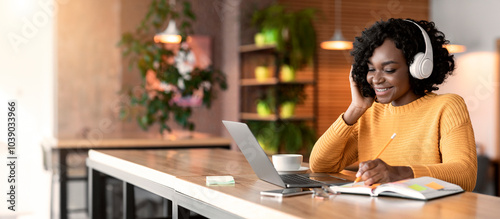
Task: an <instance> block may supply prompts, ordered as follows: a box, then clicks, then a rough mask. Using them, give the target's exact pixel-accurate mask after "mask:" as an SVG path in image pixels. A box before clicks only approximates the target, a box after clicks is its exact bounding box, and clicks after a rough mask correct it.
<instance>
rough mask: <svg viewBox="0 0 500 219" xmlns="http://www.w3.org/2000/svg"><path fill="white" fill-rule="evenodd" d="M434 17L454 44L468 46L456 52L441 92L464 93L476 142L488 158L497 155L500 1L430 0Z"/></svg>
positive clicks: (462, 94) (432, 17)
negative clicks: (453, 65)
mask: <svg viewBox="0 0 500 219" xmlns="http://www.w3.org/2000/svg"><path fill="white" fill-rule="evenodd" d="M430 5H431V13H430V14H431V20H432V21H434V22H435V23H436V26H437V27H438V29H439V30H441V31H443V32H444V33H445V35H446V37H447V38H449V39H450V41H452V43H453V42H454V43H457V44H463V45H465V46H467V51H466V52H464V53H459V54H455V57H456V62H455V63H456V66H457V69H456V70H455V73H454V76H452V77H450V78H448V80H447V82H445V84H444V85H442V86H441V89H440V90H439V92H438V93H456V94H459V95H461V96H462V97H463V98H464V99H465V101H466V103H467V106H468V108H469V113H470V116H471V120H472V125H473V127H474V133H475V137H476V142H477V143H478V144H479V145H481V146H483V147H484V149H485V151H484V152H485V153H486V154H487V155H488V156H489V157H492V158H494V157H496V156H497V150H498V147H499V146H498V145H497V138H498V137H497V136H498V134H499V133H498V131H499V127H498V124H497V121H498V112H499V111H498V107H497V104H498V101H499V100H498V98H499V96H498V93H499V88H498V82H495V81H497V80H498V78H497V77H498V76H497V75H498V57H497V54H496V40H497V39H498V38H500V22H499V21H500V13H499V12H498V9H499V8H500V1H497V0H475V1H471V0H431V4H430Z"/></svg>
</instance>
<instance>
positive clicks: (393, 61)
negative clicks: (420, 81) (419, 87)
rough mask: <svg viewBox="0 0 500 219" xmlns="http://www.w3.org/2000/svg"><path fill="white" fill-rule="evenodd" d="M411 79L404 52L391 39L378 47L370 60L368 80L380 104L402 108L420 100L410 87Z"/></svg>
mask: <svg viewBox="0 0 500 219" xmlns="http://www.w3.org/2000/svg"><path fill="white" fill-rule="evenodd" d="M409 77H410V76H409V73H408V65H407V64H406V59H405V57H404V55H403V51H401V50H400V49H398V48H396V44H394V42H393V41H392V40H390V39H386V40H385V41H384V43H383V44H382V45H380V46H379V47H377V48H376V49H375V50H374V51H373V55H372V57H370V58H369V59H368V74H367V75H366V79H367V81H368V83H369V84H370V85H371V86H372V88H373V89H374V90H375V95H376V96H377V101H378V102H380V103H392V105H393V106H402V105H405V104H408V103H410V102H412V101H414V100H416V99H418V98H419V96H417V95H416V94H415V93H413V91H412V89H411V87H410V78H409Z"/></svg>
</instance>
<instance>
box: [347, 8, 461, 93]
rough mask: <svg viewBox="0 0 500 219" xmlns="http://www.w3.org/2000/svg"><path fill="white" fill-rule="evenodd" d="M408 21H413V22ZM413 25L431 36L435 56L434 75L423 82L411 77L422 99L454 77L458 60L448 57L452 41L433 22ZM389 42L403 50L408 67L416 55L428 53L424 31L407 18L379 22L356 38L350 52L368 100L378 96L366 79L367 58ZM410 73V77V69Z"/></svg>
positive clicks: (451, 56)
mask: <svg viewBox="0 0 500 219" xmlns="http://www.w3.org/2000/svg"><path fill="white" fill-rule="evenodd" d="M406 20H411V21H414V20H412V19H406ZM414 22H415V23H418V24H419V25H420V26H421V27H422V28H423V29H424V30H425V31H426V32H427V34H428V35H429V38H430V39H431V42H432V51H433V53H434V54H433V55H434V58H433V61H434V68H433V70H432V74H431V76H429V77H428V78H426V79H422V80H420V79H416V78H414V77H412V76H411V75H410V76H409V78H410V86H411V88H412V90H413V92H414V93H415V94H416V95H419V96H423V95H425V94H426V93H427V92H431V91H433V90H438V89H439V88H438V87H436V85H439V84H442V83H443V82H444V80H445V79H446V78H447V77H448V75H451V74H452V72H453V70H454V69H455V61H454V58H453V55H452V54H449V53H448V50H447V49H446V48H444V47H443V45H445V44H448V43H449V41H448V40H446V39H445V36H444V34H443V32H441V31H439V30H437V29H436V26H435V24H434V22H428V21H425V20H422V21H414ZM386 39H391V40H392V41H394V43H395V44H396V48H398V49H400V50H401V51H403V55H404V56H405V59H406V64H408V66H410V64H411V63H413V60H414V56H415V54H417V53H418V52H425V42H424V38H423V36H422V32H421V30H420V29H419V28H418V27H417V26H416V25H415V24H413V23H411V22H408V21H405V20H404V19H395V18H391V19H389V20H387V21H378V22H376V23H375V24H374V25H373V26H371V27H370V28H368V29H365V30H364V31H363V32H362V33H361V36H358V37H356V38H355V42H354V48H353V50H352V52H351V55H352V56H353V57H354V63H353V69H352V75H353V79H354V81H355V82H356V83H357V84H358V86H359V89H360V91H361V94H362V95H363V96H365V97H375V91H374V90H373V89H372V88H371V86H370V84H368V81H367V80H366V75H367V73H368V64H367V62H368V59H369V58H370V57H371V56H372V55H373V51H374V50H375V49H376V48H377V47H379V46H380V45H382V43H384V41H385V40H386ZM408 74H410V73H409V69H408Z"/></svg>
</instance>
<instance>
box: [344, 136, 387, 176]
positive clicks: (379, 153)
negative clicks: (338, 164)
mask: <svg viewBox="0 0 500 219" xmlns="http://www.w3.org/2000/svg"><path fill="white" fill-rule="evenodd" d="M395 137H396V133H394V134H392V136H391V139H389V141H388V142H387V144H385V146H384V147H383V148H382V150H380V152H378V154H377V156H375V157H374V158H373V159H372V160H375V159H377V158H378V157H379V156H380V155H381V154H382V152H384V150H385V149H386V148H387V146H389V144H390V143H391V141H392V139H394V138H395ZM360 180H361V176H358V177H357V178H356V180H354V183H352V185H353V186H354V184H356V183H357V182H359V181H360Z"/></svg>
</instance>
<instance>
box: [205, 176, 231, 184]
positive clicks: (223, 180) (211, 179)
mask: <svg viewBox="0 0 500 219" xmlns="http://www.w3.org/2000/svg"><path fill="white" fill-rule="evenodd" d="M206 184H207V186H210V185H234V178H233V176H207V178H206Z"/></svg>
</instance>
